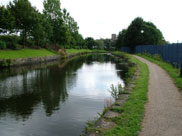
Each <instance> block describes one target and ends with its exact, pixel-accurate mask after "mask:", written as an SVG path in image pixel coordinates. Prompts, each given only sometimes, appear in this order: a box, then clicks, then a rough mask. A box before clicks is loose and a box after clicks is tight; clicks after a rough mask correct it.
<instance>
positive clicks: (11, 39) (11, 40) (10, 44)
mask: <svg viewBox="0 0 182 136" xmlns="http://www.w3.org/2000/svg"><path fill="white" fill-rule="evenodd" d="M0 40H2V41H4V42H5V43H6V45H7V48H9V49H17V48H18V41H19V37H18V36H10V35H2V36H0Z"/></svg>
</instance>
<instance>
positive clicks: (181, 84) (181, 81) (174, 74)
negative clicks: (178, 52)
mask: <svg viewBox="0 0 182 136" xmlns="http://www.w3.org/2000/svg"><path fill="white" fill-rule="evenodd" d="M138 56H141V57H143V58H145V59H147V60H149V61H151V62H153V63H155V64H157V65H159V66H160V67H162V68H163V69H164V70H166V71H167V72H168V74H169V75H170V76H171V78H172V79H173V81H174V83H175V84H176V86H177V87H178V88H179V90H180V91H181V90H182V78H181V77H180V73H179V69H177V68H175V67H173V66H172V65H171V64H169V63H166V62H164V61H163V60H162V59H161V58H159V56H157V55H153V56H152V55H149V54H138Z"/></svg>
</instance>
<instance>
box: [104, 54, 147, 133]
mask: <svg viewBox="0 0 182 136" xmlns="http://www.w3.org/2000/svg"><path fill="white" fill-rule="evenodd" d="M116 54H117V55H120V53H119V52H117V53H116ZM121 55H123V53H121ZM124 55H127V54H124ZM127 56H128V57H129V59H130V61H132V62H134V63H137V64H138V65H139V67H140V70H139V77H138V78H137V79H136V81H135V84H136V86H135V88H134V91H133V92H132V93H131V94H130V96H129V98H128V101H127V102H126V103H125V104H124V105H123V106H122V107H121V109H122V114H121V115H120V116H118V117H115V118H112V121H113V122H115V123H116V126H115V127H114V128H112V129H111V130H108V131H106V132H103V134H104V135H105V136H137V135H138V134H139V132H140V131H141V122H142V119H143V117H144V105H145V103H146V102H147V91H148V80H149V70H148V67H147V65H146V64H144V63H142V62H141V61H139V60H138V59H136V58H135V57H133V56H130V55H127Z"/></svg>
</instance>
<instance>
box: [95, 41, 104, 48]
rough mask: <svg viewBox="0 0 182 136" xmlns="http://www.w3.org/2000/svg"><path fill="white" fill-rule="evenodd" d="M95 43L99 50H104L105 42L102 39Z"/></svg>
mask: <svg viewBox="0 0 182 136" xmlns="http://www.w3.org/2000/svg"><path fill="white" fill-rule="evenodd" d="M95 42H96V47H97V49H104V41H103V40H102V39H100V40H96V41H95Z"/></svg>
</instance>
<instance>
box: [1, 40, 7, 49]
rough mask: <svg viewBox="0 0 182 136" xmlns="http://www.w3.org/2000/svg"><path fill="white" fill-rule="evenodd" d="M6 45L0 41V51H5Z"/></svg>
mask: <svg viewBox="0 0 182 136" xmlns="http://www.w3.org/2000/svg"><path fill="white" fill-rule="evenodd" d="M5 48H6V43H5V42H4V41H0V49H5Z"/></svg>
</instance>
